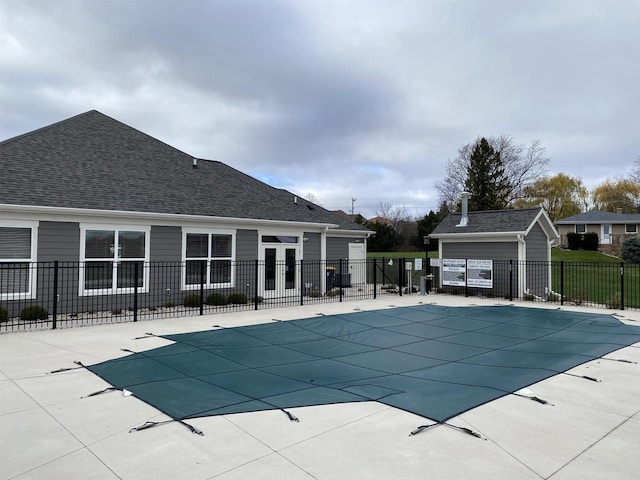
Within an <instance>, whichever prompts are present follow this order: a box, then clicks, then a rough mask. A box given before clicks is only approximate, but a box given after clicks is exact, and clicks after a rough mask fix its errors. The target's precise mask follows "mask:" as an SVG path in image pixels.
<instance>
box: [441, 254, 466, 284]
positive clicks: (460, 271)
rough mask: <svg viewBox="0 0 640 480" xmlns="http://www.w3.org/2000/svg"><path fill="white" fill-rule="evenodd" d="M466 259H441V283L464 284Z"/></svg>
mask: <svg viewBox="0 0 640 480" xmlns="http://www.w3.org/2000/svg"><path fill="white" fill-rule="evenodd" d="M465 264H466V260H465V259H464V258H444V259H442V284H443V285H452V286H454V287H464V286H465V285H466V281H465V279H466V268H465Z"/></svg>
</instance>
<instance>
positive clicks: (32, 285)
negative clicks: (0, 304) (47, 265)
mask: <svg viewBox="0 0 640 480" xmlns="http://www.w3.org/2000/svg"><path fill="white" fill-rule="evenodd" d="M0 227H7V228H30V229H31V258H30V259H29V260H26V259H24V260H22V259H20V260H16V259H15V258H12V259H0V263H25V262H28V263H29V284H28V285H29V290H28V291H27V292H21V293H2V294H0V300H25V299H33V298H36V285H37V284H38V283H37V271H36V268H34V266H33V264H34V263H35V262H37V261H38V258H37V255H38V227H39V222H37V221H25V220H1V219H0Z"/></svg>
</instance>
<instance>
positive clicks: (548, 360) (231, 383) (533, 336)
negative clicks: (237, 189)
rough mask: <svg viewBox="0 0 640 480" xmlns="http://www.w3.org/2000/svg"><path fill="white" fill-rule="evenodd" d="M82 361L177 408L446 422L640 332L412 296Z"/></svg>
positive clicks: (590, 317) (606, 318) (146, 397)
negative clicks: (367, 406) (334, 411)
mask: <svg viewBox="0 0 640 480" xmlns="http://www.w3.org/2000/svg"><path fill="white" fill-rule="evenodd" d="M163 338H166V339H168V340H172V341H174V342H175V343H173V344H171V345H168V346H165V347H160V348H156V349H154V350H150V351H146V352H143V353H135V354H132V355H129V356H126V357H123V358H118V359H114V360H109V361H106V362H103V363H99V364H96V365H92V366H89V367H87V368H88V369H89V370H91V371H92V372H94V373H95V374H96V375H99V376H100V377H102V378H103V379H104V380H106V381H107V382H109V383H110V384H111V385H113V386H114V387H115V388H117V389H126V390H129V391H131V392H132V393H133V394H134V395H135V396H136V397H138V398H140V399H142V400H143V401H145V402H147V403H148V404H150V405H152V406H154V407H156V408H157V409H158V410H160V411H162V412H164V413H166V414H167V415H169V416H170V417H171V418H173V419H176V420H185V419H189V418H195V417H203V416H209V415H222V414H231V413H240V412H251V411H259V410H269V409H284V408H287V407H301V406H308V405H323V404H331V403H343V402H363V401H377V402H381V403H384V404H386V405H391V406H393V407H397V408H400V409H402V410H406V411H409V412H412V413H415V414H418V415H421V416H423V417H427V418H429V419H432V420H435V421H437V422H444V421H446V420H447V419H450V418H452V417H454V416H456V415H458V414H460V413H463V412H465V411H467V410H469V409H472V408H474V407H477V406H479V405H482V404H483V403H486V402H489V401H491V400H494V399H496V398H499V397H502V396H504V395H507V394H509V393H512V392H515V391H517V390H519V389H522V388H524V387H526V386H529V385H531V384H533V383H535V382H538V381H540V380H543V379H545V378H548V377H551V376H553V375H556V374H558V373H561V372H565V371H566V370H568V369H570V368H572V367H575V366H577V365H580V364H582V363H584V362H588V361H590V360H593V359H596V358H599V357H601V356H603V355H605V354H607V353H610V352H612V351H615V350H618V349H620V348H622V347H625V346H628V345H631V344H633V343H636V342H640V327H636V326H630V325H625V324H623V323H622V322H620V321H619V320H617V319H616V318H614V317H612V316H610V315H602V314H592V313H576V312H568V311H560V310H547V309H536V308H522V307H513V306H495V307H443V306H435V305H420V306H416V307H403V308H392V309H385V310H376V311H368V312H364V311H363V312H357V313H349V314H340V315H327V316H316V317H313V318H305V319H301V320H293V321H286V322H284V321H283V322H280V321H273V322H271V323H267V324H259V325H251V326H245V327H237V328H215V329H213V330H208V331H201V332H194V333H183V334H176V335H164V336H163Z"/></svg>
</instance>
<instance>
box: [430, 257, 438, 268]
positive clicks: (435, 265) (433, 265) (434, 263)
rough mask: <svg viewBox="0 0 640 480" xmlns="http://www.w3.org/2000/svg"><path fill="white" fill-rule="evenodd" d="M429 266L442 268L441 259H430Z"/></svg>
mask: <svg viewBox="0 0 640 480" xmlns="http://www.w3.org/2000/svg"><path fill="white" fill-rule="evenodd" d="M429 266H431V267H439V266H440V259H439V258H430V259H429Z"/></svg>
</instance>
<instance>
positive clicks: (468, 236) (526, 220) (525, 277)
mask: <svg viewBox="0 0 640 480" xmlns="http://www.w3.org/2000/svg"><path fill="white" fill-rule="evenodd" d="M465 210H466V209H465V206H464V205H463V212H464V213H451V214H449V215H448V216H447V217H446V218H445V219H444V220H443V221H442V222H441V223H440V224H439V225H438V226H437V227H436V228H435V230H434V231H433V233H432V234H431V237H433V238H437V239H438V240H439V258H440V259H441V262H442V261H443V260H444V259H459V260H469V259H471V260H493V261H494V262H496V263H497V264H502V265H508V264H509V262H512V266H513V268H514V269H515V275H513V285H511V288H512V289H513V293H514V296H518V297H520V298H522V297H524V296H525V295H526V294H532V295H536V296H539V297H543V298H545V297H546V295H547V294H548V293H549V292H550V291H551V264H550V261H551V246H552V245H554V244H557V242H558V233H557V232H556V230H555V228H554V226H553V224H552V223H551V220H550V219H549V216H548V215H547V214H546V212H545V211H544V210H543V209H542V208H528V209H518V210H490V211H483V212H465ZM442 268H443V267H442V265H441V266H440V269H441V270H442ZM506 270H507V268H498V269H496V270H494V278H493V283H494V288H495V289H496V290H497V291H502V292H505V291H509V288H510V286H509V284H508V283H509V277H508V276H507V275H505V274H504V272H506ZM500 272H502V274H501V273H500ZM439 279H440V286H442V279H443V275H442V271H441V272H440V275H439Z"/></svg>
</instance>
